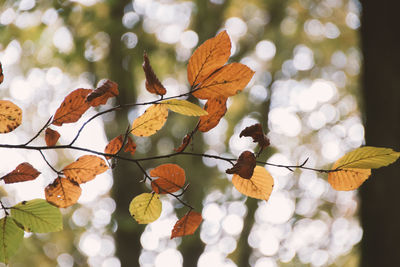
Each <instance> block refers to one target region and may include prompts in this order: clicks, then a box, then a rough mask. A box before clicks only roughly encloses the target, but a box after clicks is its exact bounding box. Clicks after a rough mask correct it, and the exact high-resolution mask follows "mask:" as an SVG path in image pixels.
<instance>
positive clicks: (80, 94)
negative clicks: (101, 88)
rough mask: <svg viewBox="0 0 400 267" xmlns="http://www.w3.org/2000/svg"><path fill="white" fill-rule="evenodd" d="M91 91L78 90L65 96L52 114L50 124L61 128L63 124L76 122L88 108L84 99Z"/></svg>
mask: <svg viewBox="0 0 400 267" xmlns="http://www.w3.org/2000/svg"><path fill="white" fill-rule="evenodd" d="M92 91H93V90H91V89H82V88H80V89H76V90H74V91H72V92H71V93H70V94H69V95H67V96H66V97H65V99H64V101H63V102H62V103H61V105H60V107H59V108H58V109H57V111H56V114H54V119H53V122H52V124H54V125H57V126H61V125H63V123H71V122H76V121H78V120H79V119H80V117H81V116H82V115H83V113H85V112H86V110H88V109H89V108H90V105H89V103H88V102H86V97H87V95H88V94H90V93H91V92H92Z"/></svg>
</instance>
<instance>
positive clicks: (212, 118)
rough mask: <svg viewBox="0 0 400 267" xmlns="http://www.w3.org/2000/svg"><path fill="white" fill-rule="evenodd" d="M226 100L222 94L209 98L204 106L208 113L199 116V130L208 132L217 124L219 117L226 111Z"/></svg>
mask: <svg viewBox="0 0 400 267" xmlns="http://www.w3.org/2000/svg"><path fill="white" fill-rule="evenodd" d="M226 101H227V98H226V97H224V96H220V97H216V98H212V99H209V100H208V101H207V103H206V105H205V106H204V108H205V110H206V111H207V112H208V115H205V116H201V117H200V120H199V124H198V129H199V131H201V132H208V131H209V130H211V129H212V128H214V127H215V126H217V125H218V123H219V121H220V120H221V118H222V117H223V116H224V115H225V113H226Z"/></svg>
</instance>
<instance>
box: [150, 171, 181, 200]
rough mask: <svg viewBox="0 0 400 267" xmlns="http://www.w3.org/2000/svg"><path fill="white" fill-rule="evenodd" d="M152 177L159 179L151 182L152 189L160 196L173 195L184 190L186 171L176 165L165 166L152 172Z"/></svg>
mask: <svg viewBox="0 0 400 267" xmlns="http://www.w3.org/2000/svg"><path fill="white" fill-rule="evenodd" d="M150 176H151V177H159V178H158V179H156V180H153V181H152V182H151V188H152V189H153V191H154V192H156V193H158V194H166V193H173V192H176V191H178V190H179V189H182V188H183V185H184V184H185V171H184V170H183V169H182V168H181V167H179V166H178V165H176V164H163V165H160V166H158V167H156V168H154V169H152V170H151V171H150Z"/></svg>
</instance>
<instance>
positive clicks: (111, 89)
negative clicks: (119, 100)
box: [86, 80, 119, 107]
mask: <svg viewBox="0 0 400 267" xmlns="http://www.w3.org/2000/svg"><path fill="white" fill-rule="evenodd" d="M117 95H119V91H118V84H117V83H115V82H113V81H110V80H103V81H102V82H101V84H100V86H99V87H97V88H96V90H94V91H93V92H91V93H90V94H89V95H88V96H87V97H86V101H87V102H88V103H89V105H90V106H92V107H97V106H99V105H104V104H106V103H107V100H108V99H109V98H111V97H114V96H117Z"/></svg>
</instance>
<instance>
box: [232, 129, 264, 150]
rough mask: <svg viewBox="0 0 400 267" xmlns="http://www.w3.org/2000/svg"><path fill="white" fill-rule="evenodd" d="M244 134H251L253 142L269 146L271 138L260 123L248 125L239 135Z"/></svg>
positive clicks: (261, 145)
mask: <svg viewBox="0 0 400 267" xmlns="http://www.w3.org/2000/svg"><path fill="white" fill-rule="evenodd" d="M242 136H250V137H251V138H253V143H258V145H259V146H260V147H262V148H266V147H267V146H269V139H268V138H267V137H266V136H265V134H264V133H263V129H262V126H261V124H259V123H256V124H254V125H252V126H249V127H246V128H245V129H244V130H243V131H242V132H241V133H240V135H239V137H242Z"/></svg>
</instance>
